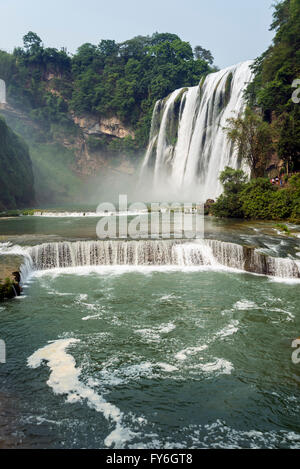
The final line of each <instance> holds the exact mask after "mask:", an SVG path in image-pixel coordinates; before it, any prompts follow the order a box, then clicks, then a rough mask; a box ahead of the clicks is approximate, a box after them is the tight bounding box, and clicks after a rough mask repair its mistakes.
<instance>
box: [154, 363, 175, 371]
mask: <svg viewBox="0 0 300 469" xmlns="http://www.w3.org/2000/svg"><path fill="white" fill-rule="evenodd" d="M156 365H157V366H159V367H160V368H161V369H162V370H163V371H166V372H167V373H173V372H174V371H178V368H177V367H176V366H173V365H170V364H168V363H156Z"/></svg>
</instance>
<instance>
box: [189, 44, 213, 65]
mask: <svg viewBox="0 0 300 469" xmlns="http://www.w3.org/2000/svg"><path fill="white" fill-rule="evenodd" d="M194 55H195V58H196V60H199V59H200V60H205V61H206V62H207V63H209V64H210V65H212V64H213V63H214V57H213V55H212V53H211V52H210V50H207V49H204V48H203V47H201V46H196V47H195V48H194Z"/></svg>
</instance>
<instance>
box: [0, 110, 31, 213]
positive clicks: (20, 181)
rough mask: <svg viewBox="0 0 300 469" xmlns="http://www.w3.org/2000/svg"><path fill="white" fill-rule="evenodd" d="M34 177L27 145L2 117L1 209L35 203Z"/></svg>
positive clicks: (0, 123) (0, 135)
mask: <svg viewBox="0 0 300 469" xmlns="http://www.w3.org/2000/svg"><path fill="white" fill-rule="evenodd" d="M33 186H34V178H33V171H32V164H31V159H30V156H29V151H28V148H27V145H26V144H25V143H24V142H23V141H22V140H21V138H20V137H18V136H17V135H16V134H15V133H14V132H13V131H12V130H11V129H10V128H9V127H8V126H7V124H6V122H5V120H4V119H3V118H2V117H0V210H6V209H14V208H22V207H29V206H31V205H32V204H33V203H34V199H35V195H34V189H33Z"/></svg>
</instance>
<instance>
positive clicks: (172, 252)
mask: <svg viewBox="0 0 300 469" xmlns="http://www.w3.org/2000/svg"><path fill="white" fill-rule="evenodd" d="M21 249H23V248H21ZM17 253H18V254H20V252H19V250H18V251H17ZM23 254H24V263H23V265H22V268H21V275H22V281H25V280H26V278H28V276H29V275H30V274H31V273H32V272H33V271H36V270H48V269H56V268H59V269H61V268H66V267H81V266H124V265H125V266H177V267H179V268H181V267H182V268H183V267H196V266H210V267H212V268H213V269H214V268H215V269H219V268H220V267H221V266H223V267H229V268H232V269H238V270H240V271H247V272H252V273H257V274H263V275H270V276H275V277H282V278H300V261H297V260H293V259H289V258H284V259H283V258H275V257H270V256H266V255H264V254H261V253H260V252H259V251H257V250H256V249H254V248H250V247H245V246H241V245H238V244H234V243H225V242H222V241H218V240H209V239H204V240H197V241H193V242H188V241H185V242H182V241H175V240H169V241H168V240H163V241H124V240H122V241H121V240H120V241H117V240H115V241H77V242H58V243H45V244H41V245H37V246H33V247H29V248H26V249H25V248H24V249H23Z"/></svg>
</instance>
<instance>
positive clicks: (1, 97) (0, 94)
mask: <svg viewBox="0 0 300 469" xmlns="http://www.w3.org/2000/svg"><path fill="white" fill-rule="evenodd" d="M1 104H6V85H5V81H4V80H1V79H0V105H1Z"/></svg>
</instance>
